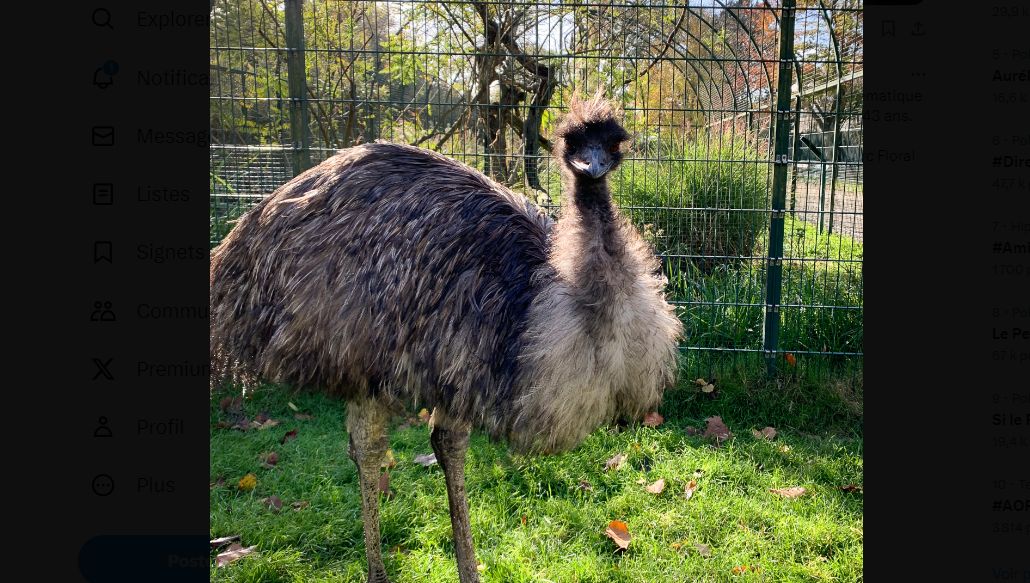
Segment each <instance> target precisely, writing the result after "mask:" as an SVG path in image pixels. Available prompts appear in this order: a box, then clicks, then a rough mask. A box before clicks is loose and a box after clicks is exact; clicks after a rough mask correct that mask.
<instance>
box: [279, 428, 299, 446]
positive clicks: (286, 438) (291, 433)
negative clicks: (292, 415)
mask: <svg viewBox="0 0 1030 583" xmlns="http://www.w3.org/2000/svg"><path fill="white" fill-rule="evenodd" d="M291 439H297V430H296V429H291V430H289V431H287V432H286V435H284V436H283V438H282V439H280V440H279V443H286V442H287V441H290V440H291Z"/></svg>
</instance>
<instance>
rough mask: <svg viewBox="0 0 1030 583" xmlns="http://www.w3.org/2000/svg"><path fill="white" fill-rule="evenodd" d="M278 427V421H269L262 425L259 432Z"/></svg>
mask: <svg viewBox="0 0 1030 583" xmlns="http://www.w3.org/2000/svg"><path fill="white" fill-rule="evenodd" d="M276 425H279V422H278V421H276V420H275V419H269V420H268V421H265V422H264V423H262V424H261V427H258V429H259V430H265V429H268V428H270V427H275V426H276Z"/></svg>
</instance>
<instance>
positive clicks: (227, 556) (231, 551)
mask: <svg viewBox="0 0 1030 583" xmlns="http://www.w3.org/2000/svg"><path fill="white" fill-rule="evenodd" d="M255 549H257V545H254V546H252V547H247V548H243V547H242V546H241V545H239V544H238V543H232V544H231V545H229V548H228V549H226V551H225V552H224V553H218V556H216V557H215V566H216V567H224V566H226V565H228V564H229V563H231V562H233V561H235V560H238V559H242V558H243V557H246V556H247V555H252V554H256V552H257V551H256V550H255Z"/></svg>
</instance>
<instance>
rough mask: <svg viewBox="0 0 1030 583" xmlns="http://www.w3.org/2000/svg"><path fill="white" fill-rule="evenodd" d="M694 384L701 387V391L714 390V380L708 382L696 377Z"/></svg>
mask: <svg viewBox="0 0 1030 583" xmlns="http://www.w3.org/2000/svg"><path fill="white" fill-rule="evenodd" d="M694 384H695V385H697V386H698V388H700V389H701V392H702V393H711V392H712V391H714V390H715V381H712V382H708V381H706V380H705V379H697V380H695V381H694Z"/></svg>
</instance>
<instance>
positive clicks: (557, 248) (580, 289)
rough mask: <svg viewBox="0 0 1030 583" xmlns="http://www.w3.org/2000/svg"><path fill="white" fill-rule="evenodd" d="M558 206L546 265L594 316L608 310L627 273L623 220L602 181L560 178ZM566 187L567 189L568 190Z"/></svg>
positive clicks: (604, 182) (605, 182)
mask: <svg viewBox="0 0 1030 583" xmlns="http://www.w3.org/2000/svg"><path fill="white" fill-rule="evenodd" d="M565 179H566V181H565V184H566V192H569V193H570V196H568V197H567V198H566V199H565V200H564V202H563V203H562V210H561V218H560V220H559V221H558V225H557V227H556V232H555V235H554V240H553V247H552V252H551V263H552V264H553V265H554V266H555V267H556V268H557V269H558V272H559V273H561V275H562V277H563V279H564V281H565V283H566V284H567V285H568V286H569V289H568V290H567V292H568V293H569V294H570V295H571V296H572V297H574V298H576V300H577V301H578V303H579V304H580V305H581V306H583V307H584V309H586V310H588V311H590V312H592V313H597V312H598V311H599V310H601V309H603V307H604V306H610V305H611V300H613V299H615V296H616V295H617V294H618V292H619V289H620V287H621V286H622V284H623V283H624V282H625V280H626V277H627V275H629V271H632V270H631V269H628V268H629V266H628V265H627V259H628V258H627V256H626V254H625V253H624V251H625V247H626V245H625V243H626V241H625V236H624V234H623V233H622V224H623V221H622V220H620V219H621V217H620V216H619V214H618V209H616V207H615V205H614V203H613V202H612V198H611V194H610V193H609V191H608V184H607V181H606V180H604V179H601V180H590V179H584V178H582V177H578V176H577V177H572V176H568V175H566V176H565ZM569 187H571V188H569Z"/></svg>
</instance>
